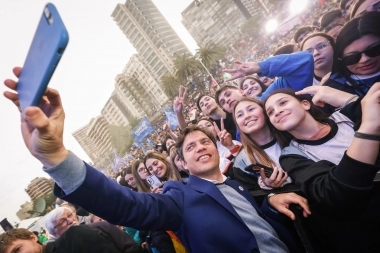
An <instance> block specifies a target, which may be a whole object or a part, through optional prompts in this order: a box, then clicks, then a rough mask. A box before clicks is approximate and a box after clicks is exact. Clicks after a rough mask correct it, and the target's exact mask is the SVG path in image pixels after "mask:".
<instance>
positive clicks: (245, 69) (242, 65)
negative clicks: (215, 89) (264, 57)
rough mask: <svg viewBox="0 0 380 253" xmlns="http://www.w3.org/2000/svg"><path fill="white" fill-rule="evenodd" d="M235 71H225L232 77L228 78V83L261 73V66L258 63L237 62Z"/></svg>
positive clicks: (224, 70)
mask: <svg viewBox="0 0 380 253" xmlns="http://www.w3.org/2000/svg"><path fill="white" fill-rule="evenodd" d="M234 63H235V68H234V69H223V72H226V73H229V74H231V75H232V77H230V78H228V79H227V80H226V82H228V81H233V80H235V79H237V78H241V77H244V76H247V75H251V74H255V73H259V72H260V66H259V65H258V63H257V62H240V61H235V62H234Z"/></svg>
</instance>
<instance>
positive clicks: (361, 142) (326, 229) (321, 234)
mask: <svg viewBox="0 0 380 253" xmlns="http://www.w3.org/2000/svg"><path fill="white" fill-rule="evenodd" d="M379 99H380V83H377V84H374V85H373V86H372V88H371V89H370V90H369V91H368V93H367V95H366V96H365V97H364V98H363V99H362V100H361V101H359V100H358V101H355V102H352V103H355V104H356V105H360V104H361V112H360V113H362V117H361V122H356V123H358V125H357V127H358V130H357V132H354V130H353V128H352V126H353V122H352V121H351V120H350V119H349V118H348V117H346V115H347V116H350V117H351V116H352V115H353V114H351V115H350V112H347V111H346V107H344V108H343V109H342V110H341V112H335V113H334V114H332V116H331V117H326V116H325V115H323V113H321V112H320V111H319V110H317V108H315V106H314V105H313V104H312V103H311V102H309V101H308V100H307V99H306V98H305V97H302V96H296V95H295V94H294V92H292V91H289V90H280V91H277V92H275V93H274V94H272V95H271V96H270V97H268V99H267V100H266V102H265V110H266V113H267V115H268V117H269V119H270V122H271V124H273V126H274V127H275V128H277V129H278V130H279V131H282V132H285V133H287V134H290V135H291V136H292V137H293V140H292V141H291V143H290V147H287V148H285V149H284V150H283V151H282V155H281V157H280V164H281V165H282V168H283V169H284V170H285V171H287V172H288V173H289V176H290V177H291V178H292V179H293V180H294V182H295V184H296V185H297V186H298V187H300V190H301V191H302V193H303V194H304V196H305V197H306V198H307V199H308V201H309V205H310V207H311V211H312V213H313V215H311V216H310V217H309V218H308V219H306V220H305V227H306V228H307V230H308V231H310V233H312V234H313V238H312V241H313V243H314V242H315V245H313V247H316V249H318V250H317V252H376V251H377V249H378V247H379V240H378V238H379V236H380V227H379V225H378V224H380V215H379V213H380V205H379V200H380V194H379V189H378V187H377V188H376V187H375V188H374V184H373V180H374V178H375V175H376V174H377V172H378V171H379V169H380V167H379V166H378V162H377V161H378V153H379V146H380V145H379V143H380V118H379V112H380V104H379ZM350 108H352V107H350ZM343 113H344V114H345V115H344V114H343ZM352 217H355V219H352ZM359 237H360V238H361V240H356V239H357V238H359ZM350 241H355V243H347V242H350Z"/></svg>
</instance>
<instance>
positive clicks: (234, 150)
mask: <svg viewBox="0 0 380 253" xmlns="http://www.w3.org/2000/svg"><path fill="white" fill-rule="evenodd" d="M239 149H240V145H235V147H234V148H233V149H231V150H230V152H231V154H235V153H236V152H238V151H239Z"/></svg>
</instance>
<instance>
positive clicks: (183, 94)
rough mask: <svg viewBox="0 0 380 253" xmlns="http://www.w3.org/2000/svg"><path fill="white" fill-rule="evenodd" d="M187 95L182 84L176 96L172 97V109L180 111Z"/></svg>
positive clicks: (176, 111)
mask: <svg viewBox="0 0 380 253" xmlns="http://www.w3.org/2000/svg"><path fill="white" fill-rule="evenodd" d="M186 97H187V88H185V87H183V86H182V85H181V86H180V87H179V92H178V97H176V98H175V99H174V102H173V110H174V112H175V113H177V114H178V113H182V110H183V105H184V103H185V100H186Z"/></svg>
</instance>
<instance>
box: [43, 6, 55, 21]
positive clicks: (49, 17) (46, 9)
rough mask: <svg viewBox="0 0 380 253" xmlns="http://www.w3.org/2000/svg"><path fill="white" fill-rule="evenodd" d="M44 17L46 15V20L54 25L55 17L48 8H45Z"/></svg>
mask: <svg viewBox="0 0 380 253" xmlns="http://www.w3.org/2000/svg"><path fill="white" fill-rule="evenodd" d="M44 15H45V18H46V19H47V21H48V22H49V24H50V25H51V24H52V23H53V17H52V15H51V12H50V10H49V8H48V7H45V9H44Z"/></svg>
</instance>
